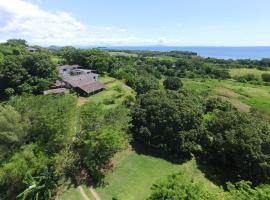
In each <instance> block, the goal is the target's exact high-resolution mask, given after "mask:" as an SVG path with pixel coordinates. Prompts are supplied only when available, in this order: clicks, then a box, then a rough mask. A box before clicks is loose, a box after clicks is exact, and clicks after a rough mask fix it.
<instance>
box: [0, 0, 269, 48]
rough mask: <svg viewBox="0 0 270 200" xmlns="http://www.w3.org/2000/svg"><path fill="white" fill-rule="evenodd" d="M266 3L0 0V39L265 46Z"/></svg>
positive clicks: (246, 0) (48, 42) (43, 42)
mask: <svg viewBox="0 0 270 200" xmlns="http://www.w3.org/2000/svg"><path fill="white" fill-rule="evenodd" d="M269 8H270V1H269V0H256V1H255V0H132V1H131V0H8V1H7V0H0V41H4V40H6V39H8V38H14V37H16V38H18V37H19V38H24V39H27V40H28V41H29V42H30V43H35V44H41V45H51V44H55V45H173V46H270V20H269V19H270V12H269Z"/></svg>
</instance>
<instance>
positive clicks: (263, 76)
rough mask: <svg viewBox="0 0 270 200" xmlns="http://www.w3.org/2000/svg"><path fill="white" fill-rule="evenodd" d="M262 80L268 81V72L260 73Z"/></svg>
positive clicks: (269, 79)
mask: <svg viewBox="0 0 270 200" xmlns="http://www.w3.org/2000/svg"><path fill="white" fill-rule="evenodd" d="M262 80H263V81H264V82H270V74H266V73H265V74H262Z"/></svg>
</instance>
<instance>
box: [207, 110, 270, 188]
mask: <svg viewBox="0 0 270 200" xmlns="http://www.w3.org/2000/svg"><path fill="white" fill-rule="evenodd" d="M207 130H208V136H207V138H208V139H207V140H208V142H207V143H206V144H205V146H204V149H205V150H206V152H207V155H208V157H209V159H210V160H211V161H212V163H214V164H215V165H216V166H218V168H220V169H223V170H226V172H227V178H229V174H230V175H231V176H232V177H234V178H236V177H237V178H238V179H240V180H241V179H244V180H252V181H253V183H261V182H265V181H268V180H269V172H270V171H269V169H270V168H269V167H270V165H269V164H270V160H269V147H270V146H269V145H270V127H269V125H268V124H266V123H263V122H262V121H259V120H257V119H255V118H253V117H251V116H249V115H247V114H245V113H240V112H238V111H229V112H223V111H217V112H215V113H214V117H212V119H211V120H209V121H208V122H207Z"/></svg>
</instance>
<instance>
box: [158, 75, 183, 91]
mask: <svg viewBox="0 0 270 200" xmlns="http://www.w3.org/2000/svg"><path fill="white" fill-rule="evenodd" d="M163 85H164V87H165V88H166V89H168V90H179V89H180V88H182V87H183V83H182V81H181V79H180V78H177V77H169V78H167V79H166V80H164V82H163Z"/></svg>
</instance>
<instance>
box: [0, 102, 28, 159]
mask: <svg viewBox="0 0 270 200" xmlns="http://www.w3.org/2000/svg"><path fill="white" fill-rule="evenodd" d="M28 128H29V125H28V123H27V121H26V120H24V119H23V117H22V116H21V115H20V114H19V113H18V112H17V111H15V109H14V108H13V107H11V106H0V141H1V142H0V163H1V161H3V160H5V159H6V158H7V157H8V156H9V155H10V154H11V153H12V152H14V151H15V150H16V149H17V148H18V147H20V146H21V145H22V144H24V141H25V137H26V136H27V131H28Z"/></svg>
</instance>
